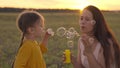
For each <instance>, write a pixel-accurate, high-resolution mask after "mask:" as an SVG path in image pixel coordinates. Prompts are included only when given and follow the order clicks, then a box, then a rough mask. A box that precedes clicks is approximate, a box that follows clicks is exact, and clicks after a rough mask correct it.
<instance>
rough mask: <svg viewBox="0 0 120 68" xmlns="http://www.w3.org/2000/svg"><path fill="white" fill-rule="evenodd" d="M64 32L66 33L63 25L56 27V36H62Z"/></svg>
mask: <svg viewBox="0 0 120 68" xmlns="http://www.w3.org/2000/svg"><path fill="white" fill-rule="evenodd" d="M65 33H66V29H65V28H64V27H60V28H58V29H57V32H56V34H57V36H60V37H63V36H64V35H65Z"/></svg>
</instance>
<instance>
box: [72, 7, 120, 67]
mask: <svg viewBox="0 0 120 68" xmlns="http://www.w3.org/2000/svg"><path fill="white" fill-rule="evenodd" d="M80 30H81V33H82V34H81V37H80V39H79V40H78V57H77V59H76V58H74V57H73V56H72V58H71V60H72V64H73V66H74V68H120V65H119V63H120V46H119V44H118V42H117V40H116V39H115V37H114V35H113V33H112V31H111V29H110V28H109V27H108V25H107V23H106V21H105V19H104V16H103V15H102V13H101V11H100V10H99V9H98V8H96V7H94V6H87V7H86V8H84V10H83V11H82V14H81V17H80Z"/></svg>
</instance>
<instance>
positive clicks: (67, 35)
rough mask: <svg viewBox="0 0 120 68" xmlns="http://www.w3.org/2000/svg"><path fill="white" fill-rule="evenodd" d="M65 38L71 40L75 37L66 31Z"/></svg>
mask: <svg viewBox="0 0 120 68" xmlns="http://www.w3.org/2000/svg"><path fill="white" fill-rule="evenodd" d="M65 36H66V38H67V39H73V38H74V37H75V34H74V33H73V32H70V31H66V33H65Z"/></svg>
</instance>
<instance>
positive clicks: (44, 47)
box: [40, 32, 50, 53]
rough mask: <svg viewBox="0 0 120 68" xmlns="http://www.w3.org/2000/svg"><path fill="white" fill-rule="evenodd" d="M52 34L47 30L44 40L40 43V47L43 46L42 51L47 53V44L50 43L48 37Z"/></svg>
mask: <svg viewBox="0 0 120 68" xmlns="http://www.w3.org/2000/svg"><path fill="white" fill-rule="evenodd" d="M49 36H50V34H48V32H46V34H45V36H44V38H43V40H42V43H41V44H40V48H41V51H42V53H46V52H47V48H46V45H47V43H48V38H49Z"/></svg>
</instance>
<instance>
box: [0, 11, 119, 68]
mask: <svg viewBox="0 0 120 68" xmlns="http://www.w3.org/2000/svg"><path fill="white" fill-rule="evenodd" d="M18 14H19V13H0V68H11V67H10V64H11V62H12V61H13V58H14V56H15V53H16V52H17V49H18V47H19V43H20V32H19V31H18V29H17V27H16V18H17V16H18ZM41 14H42V15H43V16H44V18H45V27H46V29H47V28H52V29H53V30H54V31H56V29H57V28H59V27H61V26H63V27H65V28H67V29H68V28H70V27H74V28H75V29H76V30H77V31H78V32H80V30H79V25H78V24H79V23H78V22H79V13H41ZM103 14H104V16H105V19H106V21H107V22H108V24H109V26H110V27H111V28H112V30H113V32H114V33H115V36H116V38H117V39H118V41H119V42H120V30H119V29H120V12H104V13H103ZM78 38H79V37H75V38H74V39H73V41H74V48H73V54H74V55H75V56H76V54H77V40H78ZM67 41H68V39H66V38H61V37H58V36H56V35H55V36H53V37H51V38H50V39H49V42H48V46H47V47H48V53H47V54H46V55H44V57H45V60H46V63H47V65H48V68H57V64H59V63H61V62H62V60H61V59H62V58H61V57H62V54H63V51H64V50H65V49H66V48H67V46H66V45H67ZM64 68H65V67H64ZM71 68H72V67H71Z"/></svg>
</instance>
